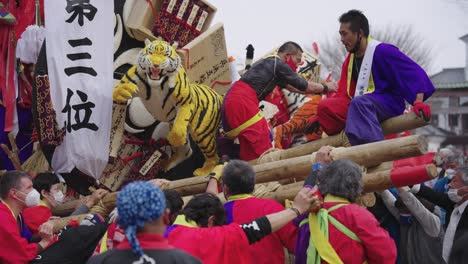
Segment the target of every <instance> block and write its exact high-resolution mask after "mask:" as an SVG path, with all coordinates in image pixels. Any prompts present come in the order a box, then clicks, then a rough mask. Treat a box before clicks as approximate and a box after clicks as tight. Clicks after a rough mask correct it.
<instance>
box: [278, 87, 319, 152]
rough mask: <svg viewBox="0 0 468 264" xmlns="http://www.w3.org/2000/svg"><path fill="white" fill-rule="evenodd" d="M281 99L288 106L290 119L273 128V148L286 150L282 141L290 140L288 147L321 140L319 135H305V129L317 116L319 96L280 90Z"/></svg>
mask: <svg viewBox="0 0 468 264" xmlns="http://www.w3.org/2000/svg"><path fill="white" fill-rule="evenodd" d="M280 91H281V94H282V96H283V99H284V100H286V102H287V104H288V110H289V113H290V116H291V118H290V119H289V120H288V121H287V122H286V123H283V124H281V125H279V126H276V127H274V128H273V135H274V136H273V140H274V146H275V148H280V149H282V148H287V147H288V146H282V143H281V142H282V141H283V139H287V138H291V143H290V146H289V147H293V146H297V145H300V144H304V143H307V142H309V141H312V140H316V139H319V138H321V133H313V134H306V133H305V129H306V127H307V125H308V124H309V121H310V119H311V118H312V117H314V116H315V115H316V114H317V108H318V104H319V102H320V100H321V99H322V97H321V95H304V94H299V93H292V92H290V91H288V90H286V89H281V90H280Z"/></svg>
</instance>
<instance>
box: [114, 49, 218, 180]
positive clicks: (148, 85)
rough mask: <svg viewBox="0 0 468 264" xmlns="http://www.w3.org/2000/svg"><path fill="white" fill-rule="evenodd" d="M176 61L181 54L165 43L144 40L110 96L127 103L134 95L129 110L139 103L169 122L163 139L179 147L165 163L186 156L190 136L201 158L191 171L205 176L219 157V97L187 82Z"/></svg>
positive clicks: (151, 114)
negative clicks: (130, 65)
mask: <svg viewBox="0 0 468 264" xmlns="http://www.w3.org/2000/svg"><path fill="white" fill-rule="evenodd" d="M181 64H182V60H181V58H180V56H179V55H178V54H177V52H176V50H175V48H174V47H173V46H171V45H170V44H169V43H167V42H165V41H162V40H155V41H152V42H150V41H149V40H145V47H144V48H143V49H142V50H141V51H140V53H139V54H138V62H137V64H136V65H133V66H132V67H131V68H130V69H129V70H128V71H127V73H126V74H125V76H124V77H123V78H122V79H121V80H120V83H119V84H118V85H117V86H116V87H115V88H114V91H113V99H114V101H117V102H126V101H127V100H128V99H131V98H133V99H132V101H130V103H129V104H128V108H129V109H132V107H133V106H132V104H133V103H135V104H136V105H142V106H144V108H145V110H146V111H147V114H146V115H147V116H148V114H149V115H150V116H151V117H153V118H154V120H157V121H161V122H167V123H169V127H170V130H169V133H168V135H167V140H168V142H169V143H170V144H171V146H172V147H174V148H181V149H182V151H181V152H179V154H175V155H173V156H172V157H171V158H170V160H169V162H168V163H169V164H171V162H174V161H175V160H176V159H180V155H185V154H184V153H183V152H186V151H187V147H186V146H187V145H190V142H189V134H190V135H191V136H192V139H193V140H194V141H195V143H196V144H197V145H198V146H199V148H200V150H201V152H202V153H203V155H204V157H205V162H204V164H203V166H202V167H201V168H199V169H196V170H195V171H194V175H196V176H200V175H208V174H209V173H210V172H211V170H212V169H213V168H214V167H215V166H216V165H217V164H218V161H219V157H218V154H217V147H216V136H217V133H218V130H219V125H220V121H221V111H220V108H221V104H222V102H223V97H222V96H221V95H219V94H218V93H216V92H215V91H214V90H213V89H211V88H210V87H208V86H206V85H201V84H197V83H190V81H189V79H188V78H187V74H186V72H185V70H184V68H183V67H182V65H181ZM129 114H130V115H132V111H129ZM130 119H132V116H130ZM184 146H185V147H184ZM190 153H191V152H190Z"/></svg>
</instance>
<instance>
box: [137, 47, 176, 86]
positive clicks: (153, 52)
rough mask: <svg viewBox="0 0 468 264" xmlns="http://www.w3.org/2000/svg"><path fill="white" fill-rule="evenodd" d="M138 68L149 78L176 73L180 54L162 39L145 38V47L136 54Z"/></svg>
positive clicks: (158, 78)
mask: <svg viewBox="0 0 468 264" xmlns="http://www.w3.org/2000/svg"><path fill="white" fill-rule="evenodd" d="M137 65H138V70H139V71H141V72H144V73H145V74H146V75H147V76H148V78H150V79H151V80H160V79H161V78H162V77H163V76H171V75H174V74H176V73H177V72H178V71H179V69H180V65H181V59H180V56H179V55H178V54H177V51H176V50H175V48H174V47H173V46H171V45H170V44H169V43H167V42H165V41H162V40H155V41H149V40H148V39H146V40H145V47H144V48H143V49H142V50H141V51H140V53H139V54H138V64H137Z"/></svg>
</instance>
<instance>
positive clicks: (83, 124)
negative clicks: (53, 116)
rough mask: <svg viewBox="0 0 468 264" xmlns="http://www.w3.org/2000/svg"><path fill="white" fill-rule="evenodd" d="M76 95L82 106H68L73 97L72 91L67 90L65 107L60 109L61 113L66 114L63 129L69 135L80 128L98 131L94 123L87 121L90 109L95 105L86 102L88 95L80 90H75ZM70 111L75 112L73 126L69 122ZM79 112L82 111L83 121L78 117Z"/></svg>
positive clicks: (90, 112)
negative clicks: (64, 128)
mask: <svg viewBox="0 0 468 264" xmlns="http://www.w3.org/2000/svg"><path fill="white" fill-rule="evenodd" d="M76 93H77V94H78V96H79V97H80V99H81V101H82V102H83V103H82V104H76V105H72V106H71V105H70V100H71V97H72V96H73V94H74V93H73V91H72V90H70V88H68V89H67V103H66V105H65V107H64V108H63V109H62V113H67V121H65V127H66V129H67V131H68V132H69V133H70V132H72V130H73V131H76V130H79V129H82V128H87V129H90V130H93V131H97V130H98V126H96V124H94V123H89V119H90V118H91V114H92V113H93V111H92V108H94V107H95V106H96V105H95V104H94V103H92V102H87V101H88V95H87V94H86V93H84V92H82V91H80V90H76ZM72 110H73V111H75V122H76V123H75V124H73V125H72V122H71V114H72ZM80 110H84V118H83V120H82V119H81V117H80Z"/></svg>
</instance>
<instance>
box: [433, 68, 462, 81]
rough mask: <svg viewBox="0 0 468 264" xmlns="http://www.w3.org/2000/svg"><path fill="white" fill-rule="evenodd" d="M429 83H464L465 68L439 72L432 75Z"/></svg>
mask: <svg viewBox="0 0 468 264" xmlns="http://www.w3.org/2000/svg"><path fill="white" fill-rule="evenodd" d="M431 81H432V82H433V83H434V84H442V83H462V82H465V81H466V80H465V68H449V69H443V70H442V71H441V72H439V73H436V74H434V75H432V76H431Z"/></svg>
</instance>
